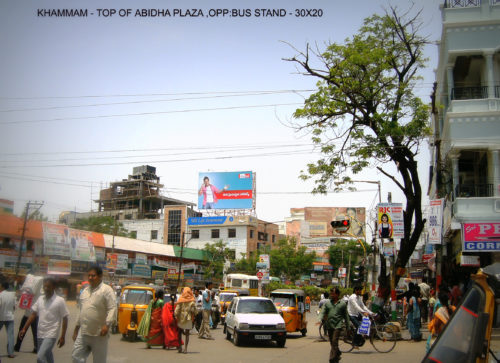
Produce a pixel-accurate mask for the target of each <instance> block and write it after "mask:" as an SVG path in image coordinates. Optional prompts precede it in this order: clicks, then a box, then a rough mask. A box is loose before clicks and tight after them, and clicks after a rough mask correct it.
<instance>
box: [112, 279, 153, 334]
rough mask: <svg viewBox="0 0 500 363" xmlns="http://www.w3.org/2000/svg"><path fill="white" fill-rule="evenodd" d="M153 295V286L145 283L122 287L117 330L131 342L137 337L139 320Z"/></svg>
mask: <svg viewBox="0 0 500 363" xmlns="http://www.w3.org/2000/svg"><path fill="white" fill-rule="evenodd" d="M154 297H155V288H154V287H153V286H146V285H129V286H125V287H124V288H123V289H122V292H121V295H120V304H119V306H118V331H119V332H120V333H121V334H122V336H123V337H124V338H126V339H127V340H129V341H131V342H133V341H135V340H136V339H137V328H138V326H139V322H140V321H141V319H142V316H143V315H144V312H145V311H146V309H147V308H148V304H149V302H150V301H151V300H152V299H154Z"/></svg>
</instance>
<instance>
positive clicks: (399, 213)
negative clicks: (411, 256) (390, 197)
mask: <svg viewBox="0 0 500 363" xmlns="http://www.w3.org/2000/svg"><path fill="white" fill-rule="evenodd" d="M377 215H378V218H377V220H378V237H379V238H403V237H404V232H405V230H404V221H403V204H401V203H380V204H378V205H377Z"/></svg>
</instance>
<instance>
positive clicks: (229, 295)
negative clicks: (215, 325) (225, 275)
mask: <svg viewBox="0 0 500 363" xmlns="http://www.w3.org/2000/svg"><path fill="white" fill-rule="evenodd" d="M239 294H240V293H239V291H238V290H221V291H220V293H219V304H220V319H221V322H222V324H224V321H225V320H226V311H227V308H228V306H229V304H231V301H233V298H234V297H235V296H239Z"/></svg>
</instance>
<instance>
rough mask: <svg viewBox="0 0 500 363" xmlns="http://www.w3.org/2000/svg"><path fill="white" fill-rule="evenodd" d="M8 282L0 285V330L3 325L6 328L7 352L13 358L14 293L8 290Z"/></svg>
mask: <svg viewBox="0 0 500 363" xmlns="http://www.w3.org/2000/svg"><path fill="white" fill-rule="evenodd" d="M8 289H9V283H8V282H7V281H4V282H2V284H1V285H0V330H2V328H3V326H4V325H5V329H7V354H8V357H9V358H14V309H15V308H16V294H15V293H14V292H12V291H8Z"/></svg>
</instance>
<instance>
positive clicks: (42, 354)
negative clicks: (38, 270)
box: [19, 277, 69, 363]
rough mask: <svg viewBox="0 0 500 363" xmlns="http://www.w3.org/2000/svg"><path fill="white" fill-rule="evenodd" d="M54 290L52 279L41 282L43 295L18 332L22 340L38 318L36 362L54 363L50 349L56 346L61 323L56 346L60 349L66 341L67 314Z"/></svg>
mask: <svg viewBox="0 0 500 363" xmlns="http://www.w3.org/2000/svg"><path fill="white" fill-rule="evenodd" d="M55 289H56V282H55V280H54V279H52V278H50V277H47V278H45V279H44V280H43V292H44V294H45V295H43V296H40V297H39V298H38V300H37V301H36V303H35V304H34V305H33V306H32V307H31V310H32V311H33V313H32V314H31V316H30V317H29V318H28V321H27V322H26V324H24V327H23V328H22V329H21V331H20V332H19V336H20V338H21V339H22V338H23V337H24V335H25V334H26V331H27V330H28V328H29V327H30V325H31V323H32V322H34V321H35V319H36V318H37V317H38V327H37V340H38V344H37V346H38V353H37V362H47V363H53V362H54V356H53V354H52V349H53V348H54V345H55V344H56V340H57V336H58V335H59V327H60V326H61V323H62V331H61V336H60V338H59V340H58V341H57V346H58V347H59V348H61V347H62V346H63V345H64V343H65V341H66V329H67V328H68V316H69V312H68V308H67V307H66V303H65V302H64V299H63V298H62V297H60V296H57V295H56V294H55V293H54V291H55Z"/></svg>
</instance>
